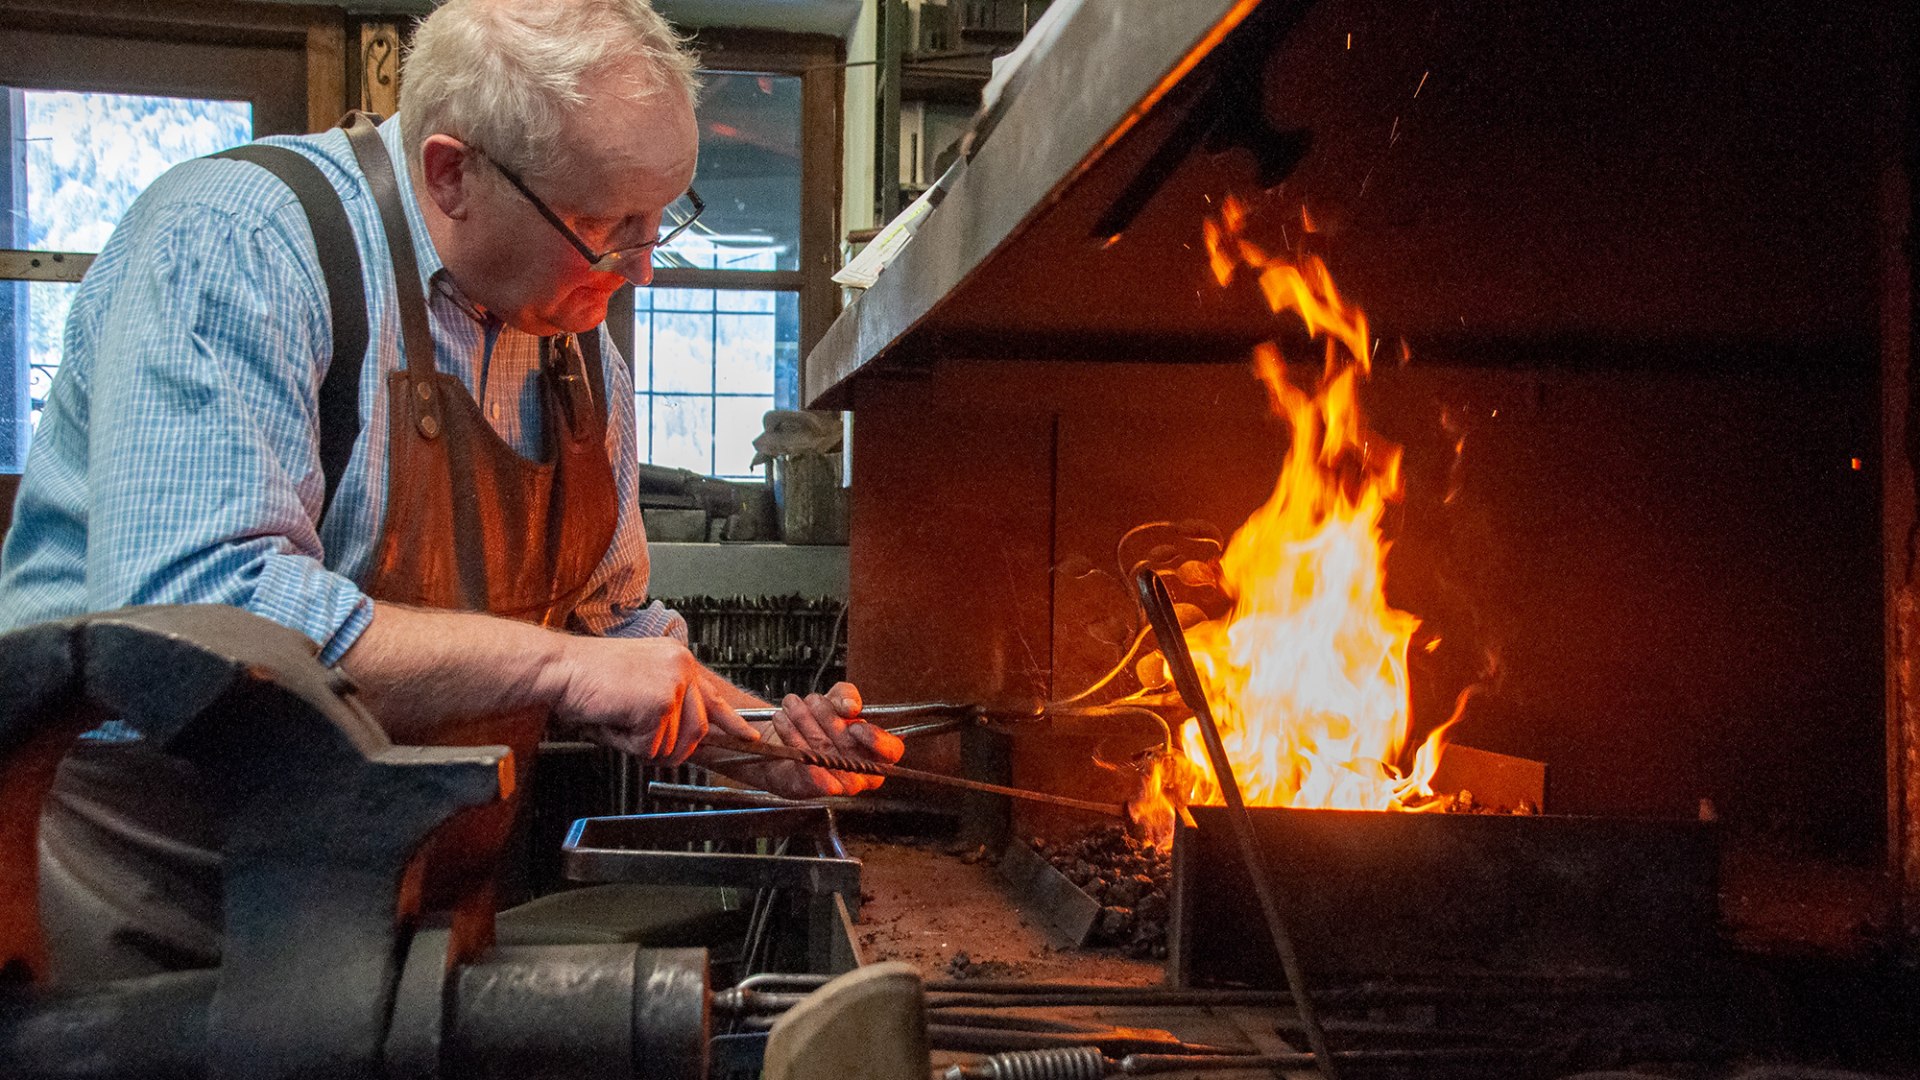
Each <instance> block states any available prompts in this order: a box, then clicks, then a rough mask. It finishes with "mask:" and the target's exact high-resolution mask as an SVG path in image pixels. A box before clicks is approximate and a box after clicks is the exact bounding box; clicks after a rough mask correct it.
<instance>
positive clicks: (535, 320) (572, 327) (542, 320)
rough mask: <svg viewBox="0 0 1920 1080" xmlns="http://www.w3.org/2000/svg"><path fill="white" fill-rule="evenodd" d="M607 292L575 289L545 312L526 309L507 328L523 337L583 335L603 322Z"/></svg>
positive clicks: (507, 321) (605, 316) (605, 313)
mask: <svg viewBox="0 0 1920 1080" xmlns="http://www.w3.org/2000/svg"><path fill="white" fill-rule="evenodd" d="M612 299H613V296H612V294H611V293H600V292H592V293H589V292H587V291H586V290H579V291H576V292H574V293H572V294H570V295H568V296H567V297H566V298H565V299H564V300H562V301H561V302H560V303H559V304H557V305H555V306H553V307H550V308H545V309H537V308H529V309H528V310H526V311H524V312H522V313H520V315H519V316H518V317H515V318H511V319H507V320H506V323H507V325H509V326H511V327H513V328H514V329H515V330H518V331H520V332H521V333H524V334H532V335H534V336H535V337H547V336H548V335H551V334H584V333H586V332H587V331H589V330H592V329H593V328H594V327H596V326H599V325H600V324H601V323H603V322H606V321H607V303H608V301H610V300H612Z"/></svg>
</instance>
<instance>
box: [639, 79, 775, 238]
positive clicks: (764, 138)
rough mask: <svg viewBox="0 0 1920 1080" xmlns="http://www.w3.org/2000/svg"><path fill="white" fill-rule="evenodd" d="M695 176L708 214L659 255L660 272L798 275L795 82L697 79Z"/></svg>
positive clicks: (695, 184)
mask: <svg viewBox="0 0 1920 1080" xmlns="http://www.w3.org/2000/svg"><path fill="white" fill-rule="evenodd" d="M702 74H703V76H704V77H705V78H706V87H705V89H704V90H702V92H701V94H700V170H699V173H698V174H697V175H696V176H695V178H694V187H695V188H696V189H697V190H698V191H699V192H700V196H701V198H702V199H704V200H706V204H707V209H706V212H705V213H703V214H701V215H700V220H699V221H697V222H695V223H694V226H693V228H691V229H689V230H687V232H686V233H685V234H683V235H682V236H681V237H680V238H679V239H678V240H676V241H674V243H673V244H672V245H671V246H670V247H667V248H663V249H661V250H659V251H657V252H656V253H655V255H654V262H655V264H656V265H659V266H710V267H718V268H720V269H731V270H756V269H757V270H798V269H799V268H800V77H799V76H798V75H765V74H760V73H757V72H703V73H702Z"/></svg>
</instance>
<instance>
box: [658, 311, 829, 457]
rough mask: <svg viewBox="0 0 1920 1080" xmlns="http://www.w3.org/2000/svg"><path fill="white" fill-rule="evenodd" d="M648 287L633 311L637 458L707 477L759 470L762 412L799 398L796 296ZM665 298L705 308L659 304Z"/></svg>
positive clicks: (798, 326)
mask: <svg viewBox="0 0 1920 1080" xmlns="http://www.w3.org/2000/svg"><path fill="white" fill-rule="evenodd" d="M647 291H648V290H644V289H642V290H636V292H638V293H642V294H644V293H646V292H647ZM652 294H653V295H652V301H653V303H652V310H636V311H635V312H634V320H635V330H634V338H635V343H634V351H635V353H636V354H638V355H637V356H636V359H635V364H634V367H635V373H634V380H635V401H634V408H635V411H636V412H637V413H638V415H639V416H640V417H641V418H642V419H641V424H642V427H643V428H645V429H646V431H645V433H643V435H642V438H641V439H640V442H641V444H642V446H641V450H640V452H641V454H642V455H643V460H646V461H650V462H652V463H653V464H656V465H671V466H674V467H676V468H684V469H696V470H699V471H701V472H705V473H708V474H711V475H715V476H732V477H742V478H749V477H754V476H757V475H758V474H757V473H756V472H755V471H754V470H753V468H752V467H751V464H750V463H751V462H752V460H753V439H754V437H755V436H756V435H758V434H760V427H761V424H760V418H761V415H762V414H764V413H765V412H766V411H767V410H768V409H771V408H774V407H775V406H776V405H777V404H779V403H781V402H783V401H791V400H792V399H793V398H794V397H796V396H797V388H796V385H795V384H796V382H797V379H798V372H799V361H800V319H799V308H800V294H799V293H796V292H768V291H763V290H755V289H701V290H674V289H655V290H652ZM669 297H671V298H673V300H674V301H675V302H680V301H687V302H689V305H690V304H691V303H694V302H697V303H700V304H702V305H703V306H704V308H705V310H701V311H672V310H666V304H665V303H664V301H665V300H666V299H667V298H669ZM695 403H699V404H698V406H697V408H698V409H699V410H700V411H698V412H697V414H696V413H695V412H694V411H693V410H695V409H696V404H695ZM696 459H698V460H697V461H696Z"/></svg>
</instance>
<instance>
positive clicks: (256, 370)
mask: <svg viewBox="0 0 1920 1080" xmlns="http://www.w3.org/2000/svg"><path fill="white" fill-rule="evenodd" d="M189 168H250V167H249V166H243V165H239V164H238V163H227V162H209V163H193V164H192V165H191V166H188V167H183V169H182V170H176V174H178V173H180V172H185V171H186V170H187V169H189ZM169 180H171V182H175V183H181V182H184V181H183V180H181V179H180V177H179V176H178V175H172V176H170V178H169V179H168V180H163V181H161V183H167V182H169ZM263 182H268V183H273V182H274V181H271V180H265V181H263ZM156 202H157V203H158V205H157V206H156V208H155V210H154V211H153V212H152V213H150V214H148V215H147V216H146V217H144V218H143V219H142V220H140V221H138V222H137V223H134V228H133V229H132V230H127V229H126V228H125V227H124V226H123V229H122V232H123V233H125V232H130V235H120V234H116V235H115V237H114V243H115V245H124V250H123V251H121V252H119V253H118V256H117V257H116V258H113V259H111V260H109V261H108V263H107V266H106V267H105V269H106V270H107V271H108V275H109V279H108V280H103V281H102V282H100V283H99V284H100V287H101V288H103V289H105V290H107V291H106V292H104V293H103V294H102V299H101V301H100V302H99V303H97V304H89V305H82V310H83V312H84V314H83V316H82V317H81V318H80V319H79V320H77V321H76V324H75V325H72V326H70V327H69V330H68V333H69V351H70V353H72V354H76V355H79V354H84V355H87V356H89V357H91V363H89V364H87V365H86V367H85V368H84V369H82V370H78V371H75V372H72V373H70V374H71V376H72V379H73V382H72V385H70V386H68V387H66V388H65V389H66V390H67V391H68V392H69V393H68V396H69V398H70V401H69V403H68V404H69V406H70V407H75V408H82V409H85V410H87V412H88V415H87V416H86V418H85V423H84V424H83V425H77V428H78V429H81V430H84V431H85V432H86V433H87V436H86V437H87V446H86V448H85V453H86V455H87V457H88V458H89V459H91V460H92V461H94V462H96V463H99V462H112V463H113V466H114V467H113V468H111V469H104V468H100V467H98V466H97V464H96V466H95V467H93V468H90V469H88V470H86V473H87V477H88V490H87V491H86V493H85V503H84V505H85V511H84V513H85V520H86V591H87V603H88V606H89V607H91V608H92V609H94V610H105V609H109V608H116V607H121V606H125V605H132V604H175V603H221V604H230V605H233V606H237V607H241V608H244V609H246V610H248V611H251V612H254V613H255V614H258V615H262V616H265V617H266V618H269V619H272V620H274V621H275V622H278V623H282V624H284V625H286V626H289V627H291V628H293V629H296V630H299V631H301V632H302V633H304V634H306V635H307V636H308V637H310V638H312V639H313V640H314V641H315V642H317V643H318V644H319V645H320V647H321V659H322V660H323V661H324V662H329V663H331V662H332V661H334V660H336V659H338V657H339V656H340V654H342V653H344V652H345V651H346V650H347V648H348V647H349V646H351V645H352V644H353V641H354V640H355V639H356V638H357V637H358V635H359V633H360V632H361V631H362V630H364V629H365V628H366V625H367V623H368V622H369V621H370V620H371V618H372V603H371V601H370V600H369V599H368V597H367V596H366V595H365V593H363V592H362V591H361V590H360V589H359V587H358V586H356V585H355V584H354V583H353V582H352V581H351V580H349V579H347V578H345V577H343V576H341V575H339V574H336V573H334V572H333V571H331V570H329V569H327V567H326V565H325V562H324V553H323V551H322V549H321V545H320V541H319V537H318V535H317V533H316V531H315V522H316V520H317V518H318V516H319V513H320V507H321V496H322V487H323V480H322V477H321V472H320V467H319V461H318V454H317V450H316V441H317V433H318V418H317V415H316V405H315V389H316V387H317V385H318V381H319V378H320V377H321V375H322V373H323V372H324V368H325V364H326V362H327V358H328V356H329V353H330V349H331V339H330V337H329V327H328V325H327V315H326V310H327V308H326V301H325V299H324V295H325V294H324V292H323V286H322V284H321V283H320V281H319V280H318V279H317V278H316V277H315V272H314V270H313V269H312V268H311V267H310V266H308V265H307V264H306V261H305V260H304V259H302V258H301V257H300V254H299V251H298V248H297V245H298V244H300V243H301V242H303V241H304V242H305V243H306V244H308V245H310V244H311V240H310V239H308V238H307V237H308V234H307V228H306V225H305V220H304V217H301V216H300V214H299V210H298V208H297V206H296V205H294V204H292V202H291V199H290V198H289V199H286V200H283V205H282V206H281V207H280V208H279V209H278V210H276V211H275V212H273V213H270V214H264V215H260V216H255V215H252V214H239V213H234V212H231V211H228V210H223V209H220V208H217V207H214V206H211V205H207V204H203V203H199V202H196V201H193V200H192V199H176V200H166V199H164V198H163V199H158V200H156ZM103 258H104V256H103ZM76 337H77V338H78V339H79V340H75V339H76ZM56 396H59V395H56ZM55 404H58V403H55ZM58 427H59V425H57V424H56V425H53V428H54V430H55V431H57V430H58Z"/></svg>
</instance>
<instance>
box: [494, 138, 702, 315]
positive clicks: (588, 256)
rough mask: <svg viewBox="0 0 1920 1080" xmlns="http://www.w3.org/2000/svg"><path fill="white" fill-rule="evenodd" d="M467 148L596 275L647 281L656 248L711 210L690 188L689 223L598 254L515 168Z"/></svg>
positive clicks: (638, 282) (669, 241) (664, 244)
mask: <svg viewBox="0 0 1920 1080" xmlns="http://www.w3.org/2000/svg"><path fill="white" fill-rule="evenodd" d="M467 148H468V149H470V150H472V151H473V152H474V153H476V154H479V155H480V156H481V157H483V158H486V159H487V161H488V162H489V163H490V164H492V165H493V167H494V168H495V169H497V170H499V173H500V175H501V176H504V177H506V178H507V183H509V184H512V185H513V187H514V190H516V191H518V192H519V193H520V194H521V195H522V196H524V197H525V198H526V200H527V202H529V203H532V204H533V208H534V209H535V210H538V211H539V212H540V216H541V217H543V218H546V219H547V224H549V225H551V226H553V227H554V230H555V231H556V232H558V233H559V234H560V235H561V236H564V237H566V239H567V243H569V244H572V245H573V250H575V251H577V252H579V253H580V257H581V258H583V259H585V260H587V269H589V270H592V271H595V272H596V273H603V274H619V275H620V276H621V277H624V278H626V279H627V280H628V281H632V282H634V284H636V285H639V284H643V282H640V281H637V280H635V278H634V274H635V273H640V272H642V271H645V270H647V269H648V268H649V267H650V266H651V263H652V255H653V249H654V248H657V247H665V246H666V245H668V244H671V243H673V241H674V239H675V238H676V237H678V236H679V235H680V234H681V233H683V232H686V231H687V230H688V229H689V228H691V227H692V226H693V223H694V222H696V221H698V220H700V215H701V213H702V212H704V211H705V210H706V208H707V204H706V203H705V202H704V201H702V200H701V198H700V193H699V192H697V191H695V190H693V189H692V188H688V189H687V199H688V201H690V202H692V203H693V213H692V214H690V215H688V216H687V220H685V221H682V222H680V223H678V224H676V225H675V226H674V227H673V228H671V229H669V230H668V231H666V232H664V233H662V234H661V235H660V236H658V237H656V238H654V239H652V240H649V241H647V242H646V243H644V244H637V245H635V246H633V247H630V248H617V249H615V250H612V251H600V252H596V251H594V250H593V249H592V248H590V247H588V246H587V242H586V241H585V240H582V239H580V234H579V233H576V232H574V231H573V230H572V229H571V228H569V227H568V226H567V223H566V222H564V221H562V220H560V215H559V214H556V213H554V212H553V208H552V207H550V206H548V205H547V204H546V203H545V202H544V201H542V200H541V198H540V196H538V195H535V194H534V193H533V189H532V188H529V187H528V186H527V182H526V181H525V180H522V179H520V177H519V176H518V175H516V174H515V173H514V171H513V170H512V169H509V168H507V167H506V166H505V165H502V164H500V162H498V161H496V160H494V157H493V155H492V154H489V153H487V152H486V151H485V150H483V149H481V148H480V147H478V146H474V145H473V144H472V143H468V144H467Z"/></svg>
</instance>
